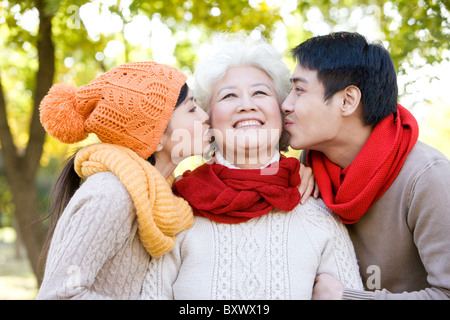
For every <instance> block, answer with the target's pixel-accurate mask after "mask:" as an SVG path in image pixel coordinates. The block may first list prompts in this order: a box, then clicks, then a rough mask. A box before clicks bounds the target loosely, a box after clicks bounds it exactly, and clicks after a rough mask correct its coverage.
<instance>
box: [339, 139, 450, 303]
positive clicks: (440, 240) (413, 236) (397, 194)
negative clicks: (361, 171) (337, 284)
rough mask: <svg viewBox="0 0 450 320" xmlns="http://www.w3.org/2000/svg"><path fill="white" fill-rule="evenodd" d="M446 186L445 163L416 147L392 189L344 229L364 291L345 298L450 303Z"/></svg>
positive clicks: (449, 166) (449, 186) (449, 189)
mask: <svg viewBox="0 0 450 320" xmlns="http://www.w3.org/2000/svg"><path fill="white" fill-rule="evenodd" d="M449 181H450V161H449V159H448V158H447V157H445V156H444V155H443V154H442V153H441V152H439V151H438V150H436V149H434V148H432V147H431V146H429V145H426V144H424V143H422V142H420V141H419V142H417V143H416V145H415V146H414V148H413V149H412V150H411V152H410V154H409V155H408V158H407V159H406V161H405V163H404V165H403V167H402V169H401V171H400V173H399V175H398V176H397V178H396V179H395V181H394V182H393V183H392V185H391V186H390V188H389V189H388V190H387V191H386V192H385V194H384V195H383V196H382V197H381V198H380V199H379V200H378V201H377V202H376V203H375V205H374V206H373V207H372V208H371V209H370V210H369V211H368V212H367V213H365V214H364V216H363V217H362V218H361V219H360V221H358V222H356V223H355V224H353V225H349V226H348V230H349V234H350V236H351V239H352V240H353V244H354V246H355V250H356V254H357V257H358V262H359V264H360V267H361V276H362V278H363V282H364V285H365V287H366V291H365V292H358V291H356V292H355V291H354V290H351V289H347V290H345V291H344V298H346V299H387V300H390V299H402V300H404V299H414V300H417V299H449V298H450V232H449V230H450V209H449V208H450V183H449Z"/></svg>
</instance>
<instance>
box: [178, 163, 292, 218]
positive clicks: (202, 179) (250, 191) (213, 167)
mask: <svg viewBox="0 0 450 320" xmlns="http://www.w3.org/2000/svg"><path fill="white" fill-rule="evenodd" d="M277 166H278V167H277ZM273 169H275V170H273ZM299 170H300V163H299V161H298V160H297V159H295V158H286V157H283V156H282V157H281V159H280V161H279V162H275V163H272V164H271V165H269V166H268V167H266V168H264V169H230V168H228V167H226V166H223V165H220V164H217V163H211V164H204V165H202V166H200V167H198V168H197V169H195V170H194V171H186V172H185V173H184V174H183V179H181V180H179V181H177V182H175V183H174V186H173V191H174V193H175V194H176V195H179V196H182V197H183V198H184V199H186V200H187V201H188V202H189V203H190V205H191V206H192V209H193V211H194V214H195V215H199V216H204V217H206V218H209V219H211V220H213V221H217V222H222V223H241V222H245V221H247V220H249V219H251V218H255V217H259V216H262V215H264V214H266V213H269V212H270V211H271V210H273V209H274V208H277V209H279V210H284V211H291V210H292V209H294V208H295V207H296V206H297V205H298V203H299V202H300V193H299V191H298V186H299V185H300V174H299ZM275 172H276V173H275Z"/></svg>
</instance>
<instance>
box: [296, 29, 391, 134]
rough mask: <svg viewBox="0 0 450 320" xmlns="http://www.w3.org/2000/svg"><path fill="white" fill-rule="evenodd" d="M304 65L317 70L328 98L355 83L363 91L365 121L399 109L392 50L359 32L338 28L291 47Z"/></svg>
mask: <svg viewBox="0 0 450 320" xmlns="http://www.w3.org/2000/svg"><path fill="white" fill-rule="evenodd" d="M292 55H293V57H294V58H295V59H296V61H297V62H298V63H299V64H300V66H302V67H303V68H305V69H309V70H315V71H317V76H318V79H319V81H320V82H321V83H322V84H323V85H324V88H325V96H324V99H325V101H326V100H328V99H330V98H331V97H332V96H333V95H334V94H335V93H337V92H339V91H341V90H344V89H345V88H346V87H348V86H351V85H354V86H356V87H358V88H359V90H360V91H361V102H362V105H363V117H364V119H363V120H364V123H365V124H366V125H376V124H378V123H379V122H380V121H381V120H382V119H384V118H385V117H387V116H389V115H390V114H391V113H393V112H396V111H397V99H398V86H397V74H396V71H395V67H394V64H393V62H392V58H391V56H390V55H389V52H388V51H387V50H386V49H385V48H384V47H383V46H382V45H381V44H378V43H369V42H368V41H367V40H366V38H365V37H364V36H362V35H360V34H358V33H351V32H336V33H331V34H329V35H325V36H318V37H313V38H311V39H308V40H307V41H305V42H303V43H301V44H300V45H298V46H297V47H295V48H294V49H292Z"/></svg>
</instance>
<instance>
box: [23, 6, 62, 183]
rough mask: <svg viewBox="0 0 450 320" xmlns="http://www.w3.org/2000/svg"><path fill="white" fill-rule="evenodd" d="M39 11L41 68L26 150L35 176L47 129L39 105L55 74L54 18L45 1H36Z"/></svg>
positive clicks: (30, 168)
mask: <svg viewBox="0 0 450 320" xmlns="http://www.w3.org/2000/svg"><path fill="white" fill-rule="evenodd" d="M36 7H37V9H38V11H39V33H38V41H37V50H38V61H39V68H38V71H37V75H36V87H35V91H34V104H33V114H32V116H31V121H30V131H29V140H28V145H27V148H26V151H25V157H26V159H27V164H28V167H27V170H29V174H30V175H31V176H34V175H35V173H36V171H37V169H38V167H39V161H40V159H41V156H42V151H43V145H44V142H45V137H46V134H45V130H44V128H43V127H42V125H41V122H40V117H39V105H40V102H41V100H42V99H43V98H44V96H45V95H46V94H47V92H48V90H49V89H50V87H51V86H52V83H53V77H54V75H55V47H54V44H53V40H52V18H53V15H51V14H48V13H47V12H46V10H45V1H44V0H40V1H37V2H36Z"/></svg>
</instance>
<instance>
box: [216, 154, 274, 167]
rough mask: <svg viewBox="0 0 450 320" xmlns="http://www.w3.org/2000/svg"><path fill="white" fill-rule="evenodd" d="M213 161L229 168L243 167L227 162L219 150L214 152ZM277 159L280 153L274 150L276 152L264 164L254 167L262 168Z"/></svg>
mask: <svg viewBox="0 0 450 320" xmlns="http://www.w3.org/2000/svg"><path fill="white" fill-rule="evenodd" d="M214 161H215V162H216V163H217V164H220V165H222V166H225V167H227V168H230V169H243V168H239V167H236V166H235V165H233V164H231V163H229V162H228V161H227V160H226V159H225V158H224V156H223V155H222V153H220V152H218V151H216V152H215V155H214ZM277 161H280V153H279V152H276V153H275V154H274V155H273V157H272V158H271V159H270V160H269V161H268V162H267V163H266V164H265V165H263V166H262V167H259V168H256V169H263V168H266V167H268V166H269V165H271V164H272V163H274V162H277Z"/></svg>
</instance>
